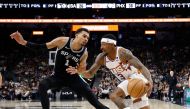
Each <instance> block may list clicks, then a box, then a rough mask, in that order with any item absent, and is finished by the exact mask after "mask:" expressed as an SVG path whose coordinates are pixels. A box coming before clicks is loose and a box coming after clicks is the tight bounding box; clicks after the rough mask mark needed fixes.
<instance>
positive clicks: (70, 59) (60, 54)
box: [54, 38, 86, 77]
mask: <svg viewBox="0 0 190 109" xmlns="http://www.w3.org/2000/svg"><path fill="white" fill-rule="evenodd" d="M72 41H73V39H72V38H69V40H68V41H67V43H66V45H65V46H64V47H63V48H61V49H58V50H57V53H56V60H55V67H54V75H55V76H59V77H60V76H61V77H74V76H77V74H75V75H71V74H69V73H67V72H66V69H67V68H68V66H72V67H76V66H77V64H79V63H80V58H81V57H82V55H83V54H84V52H85V50H86V47H82V48H81V49H80V50H78V51H74V50H73V49H71V42H72Z"/></svg>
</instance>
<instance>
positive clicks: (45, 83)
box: [38, 76, 59, 109]
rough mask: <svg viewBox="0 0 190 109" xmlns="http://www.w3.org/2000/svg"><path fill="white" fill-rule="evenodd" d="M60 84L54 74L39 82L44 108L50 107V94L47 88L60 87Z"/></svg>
mask: <svg viewBox="0 0 190 109" xmlns="http://www.w3.org/2000/svg"><path fill="white" fill-rule="evenodd" d="M58 84H59V82H58V80H57V78H55V77H54V76H50V77H48V78H46V79H44V80H42V81H40V83H39V87H38V92H39V95H40V101H41V104H42V108H43V109H49V104H50V103H49V96H48V94H47V90H49V89H51V88H53V87H58V86H57V85H58Z"/></svg>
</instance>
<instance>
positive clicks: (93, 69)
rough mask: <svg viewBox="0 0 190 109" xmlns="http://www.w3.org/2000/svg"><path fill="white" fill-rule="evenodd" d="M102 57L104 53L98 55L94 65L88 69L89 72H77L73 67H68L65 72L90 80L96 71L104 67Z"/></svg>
mask: <svg viewBox="0 0 190 109" xmlns="http://www.w3.org/2000/svg"><path fill="white" fill-rule="evenodd" d="M104 56H105V53H100V54H99V55H98V56H97V57H96V60H95V62H94V64H93V65H92V66H91V67H90V69H89V70H86V71H83V72H79V71H78V70H77V69H76V68H75V67H71V66H70V67H69V68H67V69H66V71H67V72H68V73H70V74H76V73H79V74H82V75H83V76H84V77H85V78H92V77H93V76H94V74H95V73H96V72H97V70H98V69H99V68H100V67H101V66H102V65H104Z"/></svg>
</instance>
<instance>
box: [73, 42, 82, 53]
mask: <svg viewBox="0 0 190 109" xmlns="http://www.w3.org/2000/svg"><path fill="white" fill-rule="evenodd" d="M71 48H72V49H73V50H75V51H78V50H80V49H81V48H82V46H81V44H80V43H78V42H77V41H76V40H75V39H74V40H73V41H72V42H71Z"/></svg>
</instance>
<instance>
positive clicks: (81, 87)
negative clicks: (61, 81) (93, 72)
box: [70, 78, 109, 109]
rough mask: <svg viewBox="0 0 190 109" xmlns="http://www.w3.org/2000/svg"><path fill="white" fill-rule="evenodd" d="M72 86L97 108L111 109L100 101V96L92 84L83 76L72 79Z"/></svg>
mask: <svg viewBox="0 0 190 109" xmlns="http://www.w3.org/2000/svg"><path fill="white" fill-rule="evenodd" d="M70 88H72V89H73V90H74V91H75V92H77V93H79V94H81V95H82V96H83V97H85V98H86V99H87V100H88V101H89V102H90V104H92V105H93V106H94V107H95V108H96V109H109V108H108V107H106V106H104V105H103V104H102V103H100V102H99V101H98V98H97V97H96V96H95V94H94V93H93V92H92V90H91V89H90V86H89V85H88V84H87V83H85V82H84V81H83V80H82V79H81V78H76V79H75V80H74V81H72V85H70Z"/></svg>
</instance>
